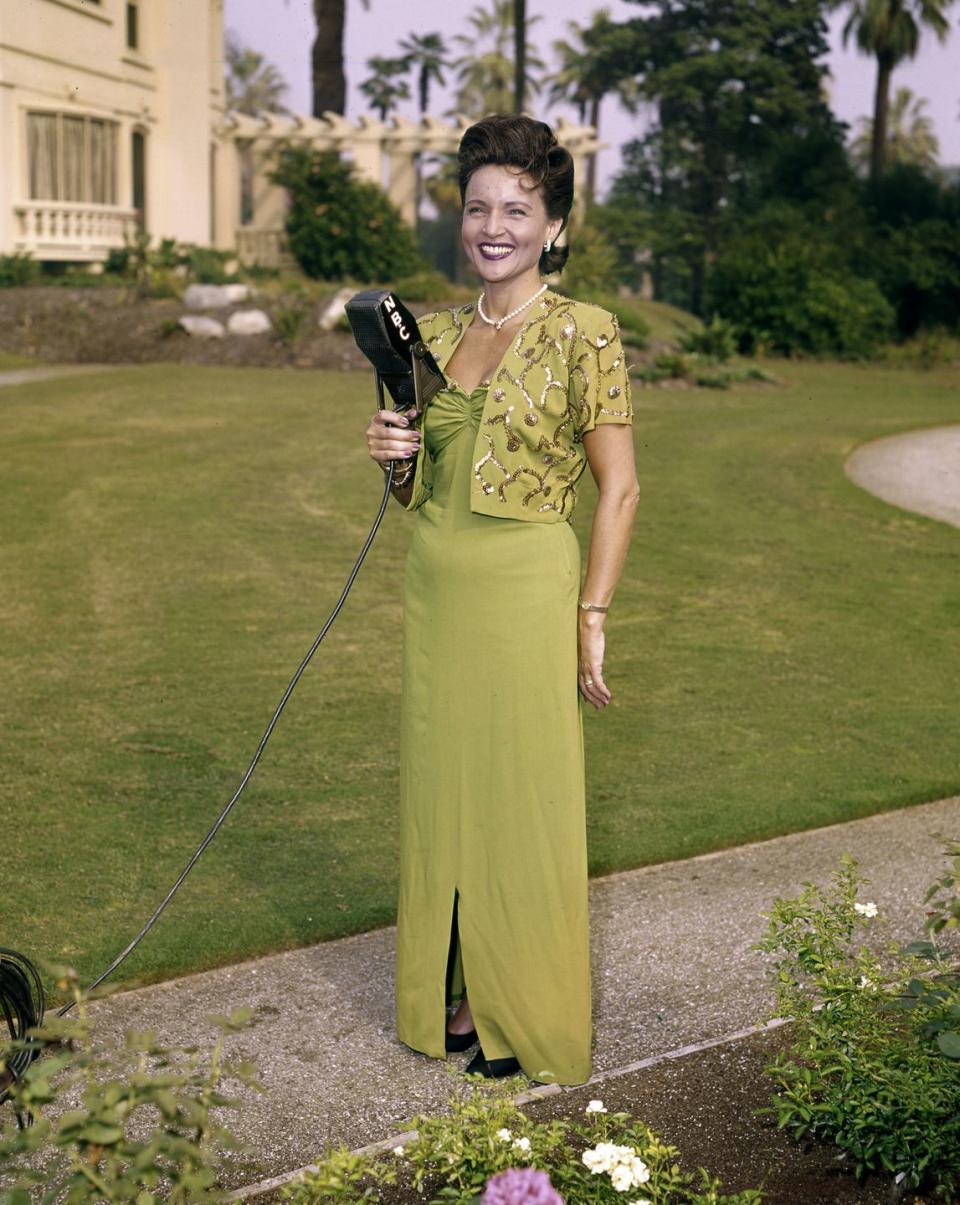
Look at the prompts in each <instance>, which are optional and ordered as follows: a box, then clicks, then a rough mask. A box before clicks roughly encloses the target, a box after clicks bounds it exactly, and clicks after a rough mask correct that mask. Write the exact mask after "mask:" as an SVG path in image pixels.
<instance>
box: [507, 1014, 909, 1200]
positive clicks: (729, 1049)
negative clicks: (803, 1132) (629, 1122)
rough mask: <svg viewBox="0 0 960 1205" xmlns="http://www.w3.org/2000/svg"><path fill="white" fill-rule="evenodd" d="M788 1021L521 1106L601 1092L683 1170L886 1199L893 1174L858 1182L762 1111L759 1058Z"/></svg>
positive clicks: (783, 1193) (567, 1109) (805, 1194)
mask: <svg viewBox="0 0 960 1205" xmlns="http://www.w3.org/2000/svg"><path fill="white" fill-rule="evenodd" d="M788 1034H789V1028H788V1027H786V1026H784V1027H782V1028H780V1029H775V1030H769V1031H766V1032H763V1033H758V1034H755V1035H752V1036H750V1037H748V1038H742V1039H740V1040H739V1041H737V1042H732V1043H728V1044H725V1045H723V1046H714V1047H712V1048H711V1049H709V1050H704V1051H701V1052H699V1053H697V1054H691V1055H685V1056H684V1057H682V1058H677V1059H666V1060H664V1062H662V1063H658V1064H657V1065H656V1066H654V1067H648V1068H645V1069H644V1070H642V1071H635V1072H632V1073H630V1074H628V1075H624V1076H619V1077H617V1078H616V1079H610V1080H607V1081H605V1082H603V1083H600V1084H596V1085H593V1086H592V1087H590V1088H577V1089H576V1090H573V1091H569V1092H565V1093H563V1095H561V1096H554V1097H547V1098H546V1099H545V1100H542V1101H539V1102H537V1103H531V1104H529V1105H526V1106H524V1112H526V1113H527V1115H528V1116H529V1117H530V1118H531V1119H533V1120H536V1121H546V1120H548V1119H549V1118H551V1117H564V1116H566V1117H571V1116H573V1115H575V1114H581V1115H582V1112H583V1109H584V1108H585V1107H586V1105H587V1103H588V1101H590V1100H592V1099H594V1098H596V1097H599V1098H601V1099H602V1100H603V1103H604V1105H605V1106H606V1108H607V1109H608V1110H609V1111H610V1112H611V1113H613V1112H617V1111H623V1112H627V1113H630V1114H631V1115H632V1116H633V1117H636V1118H639V1119H640V1120H642V1121H643V1122H644V1123H645V1124H646V1125H648V1126H650V1128H651V1129H652V1130H655V1131H656V1132H657V1133H658V1134H660V1135H661V1137H662V1138H663V1139H664V1140H665V1141H667V1142H669V1143H670V1144H671V1145H673V1146H675V1147H677V1149H678V1150H679V1151H680V1154H681V1160H680V1161H681V1164H682V1165H683V1167H684V1168H685V1169H687V1170H689V1171H695V1170H696V1169H697V1168H698V1167H705V1168H706V1169H707V1171H709V1172H710V1174H711V1175H714V1176H719V1177H720V1179H721V1180H722V1181H723V1188H724V1191H725V1192H739V1191H742V1190H743V1189H746V1188H758V1187H761V1186H762V1187H763V1189H764V1195H765V1200H766V1201H768V1202H771V1203H772V1205H797V1203H799V1202H806V1203H808V1205H812V1203H813V1202H817V1203H827V1202H829V1203H830V1205H847V1202H860V1203H861V1205H871V1203H877V1205H879V1203H880V1202H885V1201H887V1200H889V1193H890V1186H891V1185H890V1180H889V1179H880V1178H878V1177H871V1178H870V1179H868V1180H867V1182H866V1183H864V1184H859V1183H858V1182H857V1180H856V1179H855V1177H854V1176H853V1174H852V1172H851V1171H848V1170H845V1169H844V1168H843V1167H842V1164H841V1163H840V1162H839V1161H838V1160H837V1158H836V1154H837V1152H836V1151H835V1150H834V1149H832V1148H830V1147H826V1146H823V1145H821V1144H819V1143H811V1142H806V1143H803V1144H800V1143H797V1142H795V1141H794V1140H793V1139H792V1138H791V1137H790V1136H789V1135H788V1134H787V1133H785V1132H784V1131H783V1130H778V1129H777V1126H776V1121H775V1119H774V1118H772V1117H771V1116H769V1115H765V1116H756V1115H755V1113H754V1110H756V1109H761V1108H765V1107H766V1106H767V1105H769V1104H770V1097H771V1094H772V1092H773V1082H772V1081H771V1080H770V1078H769V1077H768V1076H767V1074H766V1072H765V1071H764V1068H765V1067H766V1066H767V1064H768V1063H769V1062H770V1061H772V1059H773V1057H774V1055H775V1054H776V1053H777V1052H778V1051H779V1050H782V1049H785V1048H786V1046H787V1043H788V1041H789V1038H788Z"/></svg>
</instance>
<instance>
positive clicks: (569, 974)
mask: <svg viewBox="0 0 960 1205" xmlns="http://www.w3.org/2000/svg"><path fill="white" fill-rule="evenodd" d="M485 394H486V390H485V389H484V388H482V387H481V388H478V389H477V390H475V391H474V393H472V394H471V395H470V396H469V397H468V396H467V394H466V393H464V392H463V391H462V390H461V389H460V388H459V387H458V386H456V384H455V383H452V382H451V383H450V386H449V387H448V388H446V389H444V390H443V391H442V392H440V393H438V394H437V395H436V397H435V398H434V399H433V400H432V401H431V402H430V403H429V405H428V406H427V408H426V412H425V415H424V430H423V439H424V441H425V444H426V447H427V449H428V450H429V452H430V454H431V457H432V459H433V461H434V483H433V492H432V495H431V497H430V498H429V499H428V500H427V501H425V502H424V503H423V505H422V506H421V507H419V508H418V509H417V511H416V521H415V526H414V531H413V536H412V540H411V544H410V549H409V552H408V554H407V560H406V565H405V575H404V619H403V680H402V693H401V715H400V728H401V751H400V892H399V904H398V915H397V962H396V1007H397V1034H398V1036H399V1038H400V1040H401V1041H402V1042H404V1043H406V1045H408V1046H410V1047H412V1048H413V1049H414V1050H418V1051H422V1052H423V1053H424V1054H427V1055H432V1056H434V1057H436V1058H443V1057H445V1055H444V1031H445V1028H446V1007H447V1006H448V1005H449V1004H451V1003H452V1002H453V1001H455V1000H456V999H458V998H459V997H460V996H461V995H462V993H463V991H464V986H465V987H466V992H467V996H468V999H469V1001H470V1008H471V1012H472V1014H473V1018H474V1022H475V1024H476V1027H477V1032H478V1034H479V1037H480V1042H481V1045H482V1047H483V1052H484V1054H485V1055H486V1057H487V1058H488V1059H494V1058H506V1057H508V1056H510V1055H513V1056H515V1057H516V1058H517V1059H518V1060H519V1062H520V1065H521V1067H522V1069H523V1070H524V1071H525V1072H526V1074H527V1075H529V1076H530V1077H531V1078H532V1079H535V1080H538V1081H542V1082H545V1083H560V1084H576V1083H583V1082H584V1081H585V1080H586V1079H588V1078H589V1076H590V1048H591V1008H590V961H589V928H588V920H589V917H588V901H587V851H586V822H585V791H584V759H583V723H582V711H581V706H582V704H581V700H580V695H579V692H578V689H577V618H576V617H577V598H578V593H579V587H580V549H579V545H578V543H577V538H576V536H575V534H574V532H573V530H572V528H571V526H570V524H569V523H568V522H558V523H531V522H527V521H523V520H517V519H500V518H495V517H493V516H491V515H484V514H476V513H473V512H472V511H471V510H470V501H469V485H470V473H471V469H472V466H471V455H472V450H473V445H474V439H475V437H476V434H477V431H478V430H479V426H480V420H481V415H482V412H483V406H484V400H485Z"/></svg>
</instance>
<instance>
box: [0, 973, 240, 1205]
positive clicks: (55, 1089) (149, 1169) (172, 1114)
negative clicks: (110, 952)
mask: <svg viewBox="0 0 960 1205" xmlns="http://www.w3.org/2000/svg"><path fill="white" fill-rule="evenodd" d="M61 974H62V975H63V978H62V979H61V983H60V986H61V987H63V988H69V989H71V990H72V991H73V994H74V999H75V1001H76V1003H77V1009H78V1016H77V1019H75V1020H68V1019H66V1018H54V1019H53V1020H50V1021H46V1022H45V1023H44V1025H43V1026H42V1027H41V1028H40V1029H38V1030H34V1031H31V1032H30V1034H29V1035H28V1037H27V1039H24V1040H21V1041H18V1042H3V1043H0V1070H2V1068H3V1065H4V1063H3V1060H4V1056H9V1054H10V1052H11V1050H12V1049H23V1048H24V1047H25V1046H27V1045H30V1044H34V1045H35V1044H36V1043H40V1044H41V1045H42V1046H43V1047H44V1049H45V1050H46V1049H49V1050H51V1051H55V1053H42V1054H41V1057H40V1058H38V1059H37V1060H35V1061H34V1062H32V1063H31V1064H30V1065H29V1067H28V1068H27V1070H26V1071H25V1072H24V1073H23V1075H22V1076H21V1078H20V1079H19V1080H17V1081H16V1082H15V1083H14V1084H13V1086H12V1088H11V1098H12V1101H13V1103H14V1105H15V1106H16V1108H17V1109H19V1110H20V1112H21V1113H22V1114H30V1115H32V1116H33V1118H34V1124H33V1125H32V1126H29V1127H27V1128H25V1129H19V1128H17V1127H16V1126H15V1124H14V1121H13V1117H12V1115H10V1114H8V1115H7V1117H6V1118H4V1122H5V1124H4V1125H3V1128H2V1129H0V1180H2V1181H3V1182H4V1184H5V1185H9V1187H10V1192H9V1196H8V1195H6V1194H3V1197H2V1199H3V1200H6V1201H9V1202H10V1203H11V1205H20V1203H21V1202H22V1203H24V1205H27V1203H28V1202H29V1201H30V1200H31V1199H33V1198H32V1197H31V1196H30V1189H31V1188H32V1187H36V1186H42V1188H43V1197H42V1199H43V1200H44V1201H54V1200H62V1199H67V1200H69V1201H70V1202H71V1203H74V1205H83V1203H84V1202H91V1203H92V1202H94V1201H104V1200H106V1201H136V1202H138V1203H140V1202H144V1203H146V1202H154V1201H157V1200H160V1199H163V1200H165V1201H169V1202H173V1203H174V1205H186V1203H187V1202H196V1201H216V1200H221V1199H222V1194H221V1193H220V1192H218V1191H217V1189H216V1187H215V1185H216V1174H217V1168H218V1165H219V1161H220V1157H221V1154H222V1152H224V1151H226V1150H230V1149H236V1147H237V1143H236V1140H235V1139H234V1138H233V1136H232V1135H231V1134H230V1132H229V1130H227V1129H226V1128H225V1127H224V1126H222V1125H221V1124H220V1123H219V1122H218V1121H217V1120H215V1114H214V1110H217V1109H221V1108H229V1107H235V1103H236V1102H234V1101H232V1100H231V1099H229V1098H228V1097H226V1096H225V1095H224V1094H223V1084H224V1082H225V1081H227V1080H234V1081H239V1082H243V1083H247V1084H251V1085H255V1081H254V1077H253V1069H252V1067H251V1066H250V1065H249V1064H247V1063H245V1062H233V1061H231V1060H227V1059H225V1058H224V1051H223V1045H224V1041H225V1038H226V1036H227V1035H228V1034H231V1033H236V1032H238V1031H239V1030H241V1029H243V1028H245V1027H246V1025H247V1024H248V1022H249V1012H248V1011H247V1010H240V1009H238V1010H236V1011H235V1012H234V1013H233V1014H232V1015H231V1016H230V1017H215V1018H213V1020H214V1021H215V1022H216V1024H217V1027H218V1028H219V1030H220V1038H219V1039H218V1041H217V1043H216V1045H215V1047H214V1049H213V1051H212V1052H211V1054H210V1056H209V1059H206V1058H205V1057H204V1056H202V1055H200V1054H199V1053H198V1052H196V1051H183V1050H168V1049H164V1048H162V1047H160V1046H159V1045H157V1042H156V1039H155V1035H154V1034H152V1033H149V1032H146V1033H128V1034H126V1035H125V1037H124V1039H123V1041H122V1042H111V1043H107V1044H105V1043H103V1042H102V1041H101V1040H100V1039H99V1038H98V1037H97V1035H95V1034H94V1032H93V1031H92V1028H91V1025H90V1020H89V1015H88V1013H87V1010H86V1005H85V1001H84V998H83V996H82V994H81V993H80V992H79V990H78V988H77V984H76V974H75V972H61ZM68 1094H69V1095H70V1096H79V1098H80V1101H81V1104H80V1105H79V1107H77V1108H74V1109H71V1110H69V1111H67V1112H63V1111H62V1103H63V1102H64V1101H65V1100H66V1098H67V1097H68ZM58 1102H61V1103H60V1108H57V1107H56V1106H57V1105H58ZM48 1112H49V1113H50V1114H51V1116H47V1114H48ZM53 1114H56V1116H53ZM144 1121H146V1122H148V1123H152V1124H149V1125H148V1126H146V1127H145V1126H144V1125H143V1124H142V1123H143V1122H144Z"/></svg>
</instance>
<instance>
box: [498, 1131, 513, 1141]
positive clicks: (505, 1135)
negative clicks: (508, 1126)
mask: <svg viewBox="0 0 960 1205" xmlns="http://www.w3.org/2000/svg"><path fill="white" fill-rule="evenodd" d="M497 1137H498V1138H499V1139H500V1141H501V1142H509V1141H510V1139H511V1138H512V1137H513V1135H512V1134H511V1133H510V1131H509V1130H497Z"/></svg>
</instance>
